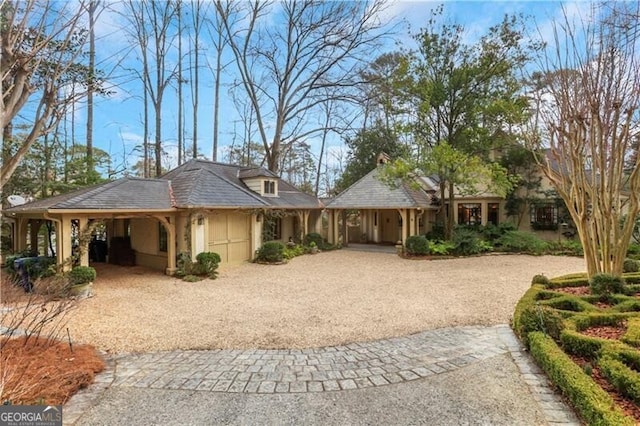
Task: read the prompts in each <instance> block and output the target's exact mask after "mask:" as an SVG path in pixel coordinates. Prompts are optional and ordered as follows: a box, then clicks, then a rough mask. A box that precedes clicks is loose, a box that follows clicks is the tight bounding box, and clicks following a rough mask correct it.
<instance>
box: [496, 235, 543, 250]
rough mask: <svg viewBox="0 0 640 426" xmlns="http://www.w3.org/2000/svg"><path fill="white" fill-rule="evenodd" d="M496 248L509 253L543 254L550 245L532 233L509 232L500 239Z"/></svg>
mask: <svg viewBox="0 0 640 426" xmlns="http://www.w3.org/2000/svg"><path fill="white" fill-rule="evenodd" d="M496 246H498V247H500V249H501V250H504V251H508V252H519V253H531V254H542V253H544V251H545V250H546V249H547V246H548V245H547V243H546V242H545V241H543V240H541V239H540V238H538V237H537V236H535V235H534V234H532V233H531V232H525V231H508V232H506V233H505V234H504V235H503V236H502V237H500V238H498V240H497V241H496Z"/></svg>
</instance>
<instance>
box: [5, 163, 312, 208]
mask: <svg viewBox="0 0 640 426" xmlns="http://www.w3.org/2000/svg"><path fill="white" fill-rule="evenodd" d="M241 176H243V177H245V178H255V177H269V178H274V179H277V176H276V175H275V174H273V173H272V172H270V171H268V170H265V169H262V168H244V167H240V166H234V165H230V164H223V163H215V162H212V161H205V160H197V159H194V160H190V161H188V162H186V163H184V164H182V165H181V166H178V167H176V168H175V169H173V170H171V171H170V172H168V173H166V174H165V175H164V176H162V177H160V178H158V179H142V178H132V177H126V178H122V179H118V180H115V181H112V182H107V183H103V184H100V185H96V186H92V187H89V188H82V189H79V190H77V191H73V192H70V193H68V194H62V195H57V196H54V197H50V198H45V199H42V200H38V201H34V202H31V203H27V204H23V205H21V206H16V207H12V208H10V209H7V210H6V211H7V212H14V213H19V212H23V213H26V212H30V213H38V212H45V211H50V210H105V211H107V210H171V209H174V208H210V209H215V208H287V209H320V208H322V207H323V206H322V204H321V203H320V201H318V199H317V198H316V197H314V196H312V195H309V194H305V193H304V192H301V191H299V190H298V189H296V188H295V187H293V186H292V185H290V184H288V183H286V182H284V181H282V180H279V184H278V186H279V188H278V196H277V197H263V196H260V194H257V193H255V192H254V191H252V190H251V189H249V188H248V187H247V185H245V183H244V182H243V181H242V179H241Z"/></svg>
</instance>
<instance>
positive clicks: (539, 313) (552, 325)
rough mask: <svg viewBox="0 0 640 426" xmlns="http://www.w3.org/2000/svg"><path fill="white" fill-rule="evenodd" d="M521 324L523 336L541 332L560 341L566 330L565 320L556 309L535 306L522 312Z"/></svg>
mask: <svg viewBox="0 0 640 426" xmlns="http://www.w3.org/2000/svg"><path fill="white" fill-rule="evenodd" d="M519 324H520V333H521V334H528V333H531V332H533V331H540V332H543V333H544V334H548V335H549V336H551V337H552V338H554V339H558V338H559V337H560V333H561V332H562V330H563V329H564V318H563V317H562V315H560V313H559V312H558V311H556V310H555V309H552V308H549V307H546V306H542V305H540V304H535V305H533V306H530V307H528V308H526V309H524V310H523V311H522V313H521V315H520V322H519Z"/></svg>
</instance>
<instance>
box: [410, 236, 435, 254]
mask: <svg viewBox="0 0 640 426" xmlns="http://www.w3.org/2000/svg"><path fill="white" fill-rule="evenodd" d="M405 247H406V249H407V253H409V254H413V255H424V254H429V240H427V238H426V237H425V236H423V235H412V236H411V237H409V238H407V242H406V243H405Z"/></svg>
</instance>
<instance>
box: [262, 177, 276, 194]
mask: <svg viewBox="0 0 640 426" xmlns="http://www.w3.org/2000/svg"><path fill="white" fill-rule="evenodd" d="M264 193H265V194H275V193H276V183H275V182H274V181H272V180H265V181H264Z"/></svg>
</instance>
